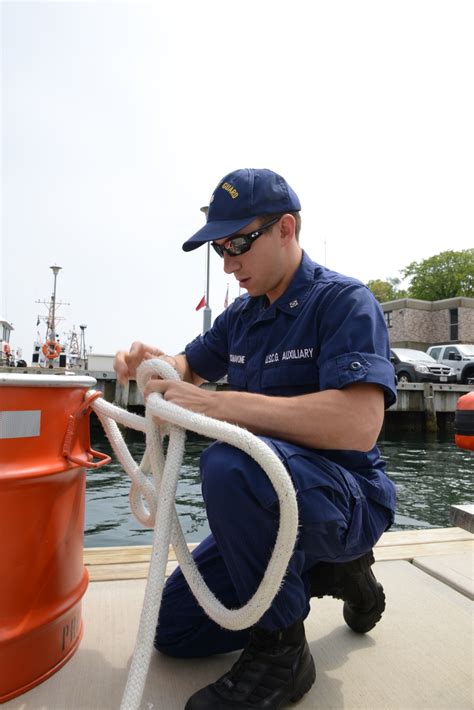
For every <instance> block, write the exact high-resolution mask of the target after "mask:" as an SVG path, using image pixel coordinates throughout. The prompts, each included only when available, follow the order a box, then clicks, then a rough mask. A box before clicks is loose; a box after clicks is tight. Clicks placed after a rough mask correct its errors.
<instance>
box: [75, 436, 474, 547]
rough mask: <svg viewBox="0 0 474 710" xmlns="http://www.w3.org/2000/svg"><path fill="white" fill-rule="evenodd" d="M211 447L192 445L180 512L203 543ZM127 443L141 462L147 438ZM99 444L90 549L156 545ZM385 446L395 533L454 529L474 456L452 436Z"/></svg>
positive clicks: (89, 510)
mask: <svg viewBox="0 0 474 710" xmlns="http://www.w3.org/2000/svg"><path fill="white" fill-rule="evenodd" d="M208 443H209V441H208V440H206V439H202V440H191V441H188V442H187V443H186V451H185V457H184V462H183V467H182V475H181V479H180V481H179V484H178V503H177V510H178V515H179V519H180V523H181V527H182V529H183V532H184V534H185V537H186V540H187V541H188V542H199V541H200V540H202V539H203V538H204V537H205V536H206V535H207V534H208V533H209V527H208V524H207V519H206V511H205V508H204V503H203V500H202V496H201V486H200V481H199V466H198V459H199V455H200V453H201V451H202V450H203V449H204V448H205V447H206V446H207V445H208ZM127 444H128V446H129V448H130V451H131V453H132V455H133V456H134V458H135V460H136V461H140V459H141V457H142V455H143V452H144V450H145V444H144V439H143V437H142V435H141V434H137V433H135V432H130V433H129V436H128V439H127ZM93 446H94V448H97V449H98V450H100V451H105V452H107V453H110V455H111V456H112V462H111V463H110V464H109V465H108V466H104V468H101V469H97V470H96V471H94V470H92V471H89V472H88V474H87V491H86V523H85V545H86V547H102V546H109V545H110V546H116V545H144V544H150V543H151V541H152V531H151V530H149V529H145V528H143V527H142V525H141V524H140V523H139V522H137V521H136V520H135V518H134V517H133V516H132V514H131V512H130V507H129V503H128V491H129V488H130V484H129V478H128V476H127V475H126V474H125V473H124V472H123V471H122V468H121V466H120V464H119V463H118V462H117V461H116V459H115V457H114V455H113V453H112V452H111V449H110V445H109V443H108V441H107V439H106V438H105V436H104V435H103V434H102V432H101V430H100V429H93ZM379 447H380V449H381V451H382V455H383V457H384V459H385V461H386V462H387V473H388V475H389V476H390V478H391V479H392V480H393V481H394V483H395V485H396V488H397V496H398V504H397V515H396V519H395V525H394V526H393V527H392V530H407V529H420V528H429V527H448V526H449V524H450V523H449V506H450V505H452V504H460V503H467V502H472V501H473V500H474V476H473V470H474V466H473V463H474V454H472V453H471V452H469V451H463V450H462V449H458V448H457V447H456V446H455V445H454V443H453V441H452V439H451V438H450V437H448V438H443V437H435V438H431V439H430V438H422V437H421V435H418V436H415V435H413V436H407V435H406V434H404V435H403V436H401V437H400V438H394V437H392V438H391V439H390V440H382V441H380V442H379Z"/></svg>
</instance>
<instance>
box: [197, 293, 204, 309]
mask: <svg viewBox="0 0 474 710" xmlns="http://www.w3.org/2000/svg"><path fill="white" fill-rule="evenodd" d="M205 305H206V296H203V297H202V298H201V300H200V301H199V303H198V304H197V306H196V310H197V311H198V310H199V309H200V308H204V306H205Z"/></svg>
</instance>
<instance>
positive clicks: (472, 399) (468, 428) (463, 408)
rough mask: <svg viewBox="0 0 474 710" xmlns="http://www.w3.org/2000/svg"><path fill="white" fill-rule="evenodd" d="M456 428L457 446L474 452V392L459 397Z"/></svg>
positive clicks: (455, 419)
mask: <svg viewBox="0 0 474 710" xmlns="http://www.w3.org/2000/svg"><path fill="white" fill-rule="evenodd" d="M454 428H455V436H454V440H455V442H456V446H459V447H460V448H461V449H470V450H471V451H474V391H473V392H468V393H467V394H463V396H462V397H459V399H458V401H457V404H456V414H455V417H454Z"/></svg>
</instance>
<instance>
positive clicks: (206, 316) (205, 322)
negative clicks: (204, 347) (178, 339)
mask: <svg viewBox="0 0 474 710" xmlns="http://www.w3.org/2000/svg"><path fill="white" fill-rule="evenodd" d="M208 209H209V207H201V212H203V213H204V216H205V217H206V218H207V211H208ZM206 247H207V255H206V305H205V306H204V313H203V315H202V332H203V335H204V333H206V332H207V331H208V330H209V329H210V327H211V325H212V311H211V308H210V306H209V282H210V254H211V243H210V242H206Z"/></svg>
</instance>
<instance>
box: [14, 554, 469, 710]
mask: <svg viewBox="0 0 474 710" xmlns="http://www.w3.org/2000/svg"><path fill="white" fill-rule="evenodd" d="M449 557H450V555H444V558H445V559H444V560H443V561H442V563H443V564H442V565H438V567H437V569H436V574H437V576H441V579H437V578H435V577H434V576H432V574H431V573H428V572H427V571H425V570H424V569H421V568H420V567H417V566H416V561H414V562H415V564H411V563H410V562H408V561H405V560H396V561H384V562H378V563H376V565H375V568H374V569H375V574H376V576H377V577H378V578H379V579H380V581H381V582H382V584H383V585H384V587H385V592H386V596H387V609H386V611H385V614H384V616H383V618H382V621H381V622H380V623H379V624H378V625H377V626H376V627H375V629H374V630H373V631H372V632H371V633H369V634H367V635H365V636H360V635H357V634H354V633H353V632H351V631H350V630H349V629H348V628H347V627H346V625H345V623H344V621H343V618H342V602H340V601H337V600H334V599H330V598H325V599H322V600H320V599H316V600H313V606H312V611H311V614H310V616H309V617H308V619H307V620H306V633H307V637H308V641H309V643H310V646H311V650H312V653H313V655H314V658H315V661H316V667H317V680H316V684H315V685H314V687H313V689H312V690H311V691H310V692H309V693H308V694H307V695H306V696H305V697H304V698H303V699H302V700H301V701H300V702H299V703H298V704H297V705H291V706H290V707H294V708H295V710H296V708H297V709H298V710H303V709H305V710H307V709H309V708H312V709H315V710H316V708H317V709H321V710H322V709H324V710H332V709H334V710H335V709H338V710H339V709H343V708H344V710H356V709H357V710H384V709H386V710H395V709H397V710H398V709H400V710H402V709H403V710H431V709H434V708H443V709H444V710H472V708H473V646H472V640H473V636H472V631H473V616H472V610H473V605H472V602H471V601H470V600H469V598H468V597H467V596H466V595H465V594H463V593H461V592H459V591H457V590H456V589H453V588H452V586H449V579H448V578H449V575H450V574H451V572H450V571H449V570H454V575H455V576H456V575H457V576H458V577H459V575H460V576H461V577H462V578H464V576H465V572H466V570H468V571H469V569H471V573H472V554H471V553H469V552H465V553H462V558H458V559H456V560H455V559H453V560H451V561H450V560H449ZM452 557H453V558H454V557H456V555H453V556H452ZM458 557H459V556H458ZM433 559H437V560H439V557H436V558H431V559H430V560H429V561H428V564H432V563H433ZM425 563H426V560H425V561H422V565H423V564H425ZM443 565H444V568H445V570H448V572H447V577H446V580H444V579H443V575H442V574H441V573H440V572H439V567H440V566H441V567H443ZM445 581H446V582H448V584H446V583H445ZM144 587H145V580H143V579H126V580H120V581H105V582H91V584H90V585H89V589H88V591H87V593H86V596H85V598H84V614H83V616H84V623H85V634H84V638H83V640H82V643H81V646H80V648H79V650H78V652H77V653H76V655H75V656H74V657H73V658H72V659H71V661H70V662H69V663H67V664H66V665H65V666H64V667H63V668H62V669H61V670H60V671H59V672H58V673H56V674H55V675H54V676H52V677H51V678H50V679H48V680H47V681H45V682H44V683H43V684H41V685H39V686H37V687H36V688H34V689H33V690H31V691H30V692H28V693H26V694H24V695H22V696H20V697H18V698H15V699H14V700H11V701H10V702H8V703H5V704H4V705H3V706H2V710H3V708H5V710H13V709H14V710H33V709H34V710H69V708H71V709H74V710H108V709H109V708H110V710H112V709H114V710H115V709H116V708H118V707H119V706H120V700H121V696H122V692H123V689H124V686H125V682H126V677H127V671H128V665H129V661H130V657H131V654H132V651H133V646H134V641H135V634H136V630H137V626H138V618H139V613H140V609H141V604H142V600H143V592H144ZM236 656H237V654H229V655H223V656H219V657H215V658H211V659H202V660H199V661H177V660H173V659H169V658H165V657H163V656H160V655H159V654H154V656H153V660H152V664H151V667H150V671H149V674H148V680H147V685H146V689H145V694H144V698H143V701H142V705H141V707H142V708H143V710H175V709H176V710H182V709H183V708H184V705H185V702H186V700H187V698H188V697H189V695H191V694H192V693H193V692H194V691H195V690H197V689H198V688H200V687H202V686H203V685H205V684H207V683H208V682H212V681H213V680H215V679H216V678H217V677H218V675H220V674H222V673H223V672H225V671H226V670H227V669H228V668H229V667H230V665H231V663H232V661H233V660H234V659H235V658H236Z"/></svg>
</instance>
